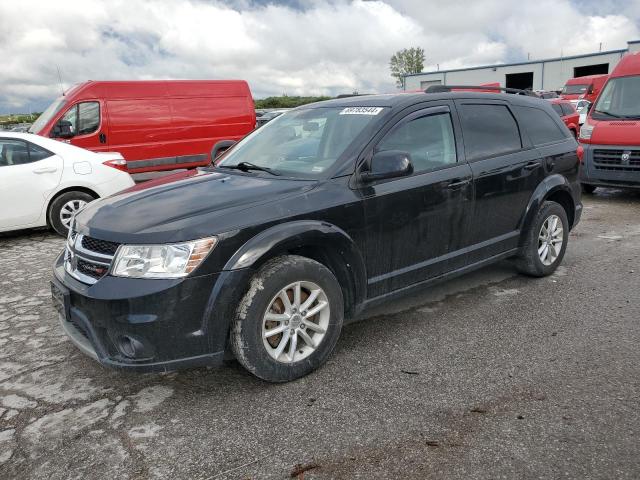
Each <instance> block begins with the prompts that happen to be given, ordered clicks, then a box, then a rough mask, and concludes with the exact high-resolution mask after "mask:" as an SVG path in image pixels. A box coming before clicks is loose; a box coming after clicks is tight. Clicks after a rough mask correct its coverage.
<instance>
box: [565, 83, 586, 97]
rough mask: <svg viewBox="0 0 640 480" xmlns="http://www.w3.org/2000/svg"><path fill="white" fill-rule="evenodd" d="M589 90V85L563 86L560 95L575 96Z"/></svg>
mask: <svg viewBox="0 0 640 480" xmlns="http://www.w3.org/2000/svg"><path fill="white" fill-rule="evenodd" d="M587 88H589V85H565V86H564V87H563V88H562V93H564V94H568V95H576V94H580V93H585V92H586V91H587Z"/></svg>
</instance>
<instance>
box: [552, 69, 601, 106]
mask: <svg viewBox="0 0 640 480" xmlns="http://www.w3.org/2000/svg"><path fill="white" fill-rule="evenodd" d="M607 78H609V75H608V74H606V73H605V74H601V75H586V76H584V77H576V78H570V79H569V80H567V83H566V84H565V85H564V87H562V92H561V93H560V98H563V99H565V100H582V99H585V100H589V101H590V102H593V101H594V100H595V99H596V98H598V94H599V93H600V91H601V90H602V87H603V86H604V84H605V82H606V81H607Z"/></svg>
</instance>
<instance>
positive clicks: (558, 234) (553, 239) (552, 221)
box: [538, 215, 564, 266]
mask: <svg viewBox="0 0 640 480" xmlns="http://www.w3.org/2000/svg"><path fill="white" fill-rule="evenodd" d="M563 233H564V231H563V229H562V220H560V217H558V216H557V215H551V216H549V217H547V219H546V220H545V221H544V223H543V224H542V228H540V233H539V234H538V256H539V257H540V261H541V262H542V264H543V265H546V266H549V265H552V264H553V263H554V262H555V261H556V259H557V258H558V256H559V255H560V251H561V250H562V242H563Z"/></svg>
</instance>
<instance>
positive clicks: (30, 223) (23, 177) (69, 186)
mask: <svg viewBox="0 0 640 480" xmlns="http://www.w3.org/2000/svg"><path fill="white" fill-rule="evenodd" d="M123 169H126V162H125V161H124V159H123V158H122V156H121V155H120V154H119V153H94V152H90V151H89V150H85V149H83V148H78V147H74V146H73V145H69V144H66V143H63V142H59V141H57V140H52V139H50V138H45V137H41V136H38V135H33V134H30V133H15V132H0V232H3V231H7V230H18V229H23V228H33V227H43V226H47V225H48V226H50V227H51V228H53V229H54V230H55V231H56V232H58V233H59V234H60V235H66V234H67V230H68V228H69V224H70V223H71V220H72V218H73V216H74V215H75V214H76V212H77V211H78V210H80V209H81V208H82V207H84V206H85V205H86V204H87V203H89V202H91V201H93V200H95V199H96V198H100V197H105V196H108V195H111V194H114V193H116V192H119V191H120V190H124V189H125V188H129V187H131V186H133V185H134V182H133V180H132V179H131V176H130V175H129V174H128V173H127V172H126V171H124V170H123Z"/></svg>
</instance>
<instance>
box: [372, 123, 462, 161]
mask: <svg viewBox="0 0 640 480" xmlns="http://www.w3.org/2000/svg"><path fill="white" fill-rule="evenodd" d="M377 150H378V151H385V150H402V151H404V152H409V154H410V155H411V161H412V163H413V169H414V171H415V172H424V171H426V170H433V169H435V168H440V167H442V166H445V165H450V164H453V163H456V143H455V139H454V137H453V127H452V125H451V116H450V115H449V114H448V113H444V114H437V115H429V116H425V117H420V118H416V119H414V120H411V121H409V122H406V123H404V124H402V125H401V126H400V127H398V128H396V129H395V130H393V131H392V132H391V133H390V134H389V135H387V136H386V137H385V138H384V139H383V140H382V142H380V143H379V144H378V147H377Z"/></svg>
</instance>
